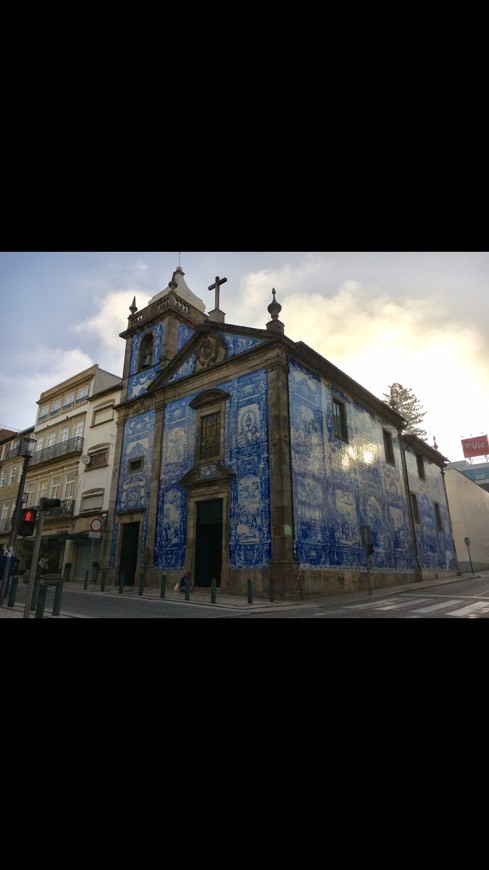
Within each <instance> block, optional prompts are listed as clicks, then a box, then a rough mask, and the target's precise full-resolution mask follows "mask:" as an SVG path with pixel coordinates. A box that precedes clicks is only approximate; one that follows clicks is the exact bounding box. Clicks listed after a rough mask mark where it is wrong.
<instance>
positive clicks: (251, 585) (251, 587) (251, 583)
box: [248, 580, 253, 604]
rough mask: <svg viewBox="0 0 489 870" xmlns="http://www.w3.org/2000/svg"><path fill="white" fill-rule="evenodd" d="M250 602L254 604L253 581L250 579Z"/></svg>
mask: <svg viewBox="0 0 489 870" xmlns="http://www.w3.org/2000/svg"><path fill="white" fill-rule="evenodd" d="M248 604H253V581H252V580H248Z"/></svg>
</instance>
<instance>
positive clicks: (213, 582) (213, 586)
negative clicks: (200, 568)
mask: <svg viewBox="0 0 489 870" xmlns="http://www.w3.org/2000/svg"><path fill="white" fill-rule="evenodd" d="M215 603H216V580H215V579H214V578H213V579H212V580H211V604H215Z"/></svg>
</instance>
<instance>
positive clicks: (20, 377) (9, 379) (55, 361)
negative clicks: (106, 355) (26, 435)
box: [0, 344, 93, 430]
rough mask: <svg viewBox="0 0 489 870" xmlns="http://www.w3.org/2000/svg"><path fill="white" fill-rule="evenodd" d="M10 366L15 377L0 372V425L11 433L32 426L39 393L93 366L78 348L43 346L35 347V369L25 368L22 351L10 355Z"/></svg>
mask: <svg viewBox="0 0 489 870" xmlns="http://www.w3.org/2000/svg"><path fill="white" fill-rule="evenodd" d="M31 359H32V357H31ZM13 363H14V369H15V372H16V373H15V375H12V374H9V375H8V376H6V375H4V374H1V373H0V407H1V409H2V420H1V425H2V426H6V427H7V428H10V429H14V430H22V429H27V428H28V427H29V426H33V425H34V423H35V422H36V416H37V408H38V406H37V402H38V400H39V398H40V395H41V393H42V392H45V391H46V390H49V389H51V387H54V386H56V385H57V384H60V383H62V382H63V381H66V380H68V378H72V377H73V375H75V374H78V372H82V371H83V370H84V369H87V368H89V367H90V366H91V365H93V363H92V360H91V359H90V357H89V356H87V354H86V353H84V352H83V351H81V350H79V349H78V348H73V349H72V350H60V349H58V348H53V347H49V346H48V345H45V344H43V345H40V346H38V347H36V350H35V363H36V364H35V368H34V367H32V366H29V368H28V369H26V367H25V352H24V351H23V350H22V351H18V352H17V353H16V354H15V355H14V359H13Z"/></svg>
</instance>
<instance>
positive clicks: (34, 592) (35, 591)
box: [31, 577, 41, 610]
mask: <svg viewBox="0 0 489 870" xmlns="http://www.w3.org/2000/svg"><path fill="white" fill-rule="evenodd" d="M40 582H41V581H40V580H39V577H36V578H35V579H34V588H33V590H32V598H31V610H35V609H36V606H37V596H38V595H39V585H40Z"/></svg>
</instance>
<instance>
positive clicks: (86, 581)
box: [83, 568, 88, 589]
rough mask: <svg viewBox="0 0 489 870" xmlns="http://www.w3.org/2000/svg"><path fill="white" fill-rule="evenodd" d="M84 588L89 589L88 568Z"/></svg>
mask: <svg viewBox="0 0 489 870" xmlns="http://www.w3.org/2000/svg"><path fill="white" fill-rule="evenodd" d="M83 588H84V589H87V588H88V568H87V570H86V571H85V580H84V583H83Z"/></svg>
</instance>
